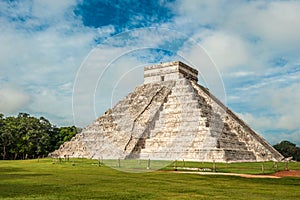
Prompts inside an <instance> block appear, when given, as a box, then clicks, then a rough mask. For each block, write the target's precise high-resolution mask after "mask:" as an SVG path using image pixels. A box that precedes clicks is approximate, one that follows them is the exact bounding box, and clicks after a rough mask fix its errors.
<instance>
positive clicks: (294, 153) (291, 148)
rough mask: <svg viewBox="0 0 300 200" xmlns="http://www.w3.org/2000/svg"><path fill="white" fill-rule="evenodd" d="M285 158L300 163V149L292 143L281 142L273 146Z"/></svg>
mask: <svg viewBox="0 0 300 200" xmlns="http://www.w3.org/2000/svg"><path fill="white" fill-rule="evenodd" d="M273 147H274V148H275V149H276V150H277V151H279V152H280V153H281V154H282V155H283V156H284V157H286V158H287V157H293V159H294V160H297V161H300V148H299V147H297V146H296V144H294V143H292V142H290V141H286V140H284V141H281V142H280V143H278V144H275V145H274V146H273Z"/></svg>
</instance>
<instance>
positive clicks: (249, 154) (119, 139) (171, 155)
mask: <svg viewBox="0 0 300 200" xmlns="http://www.w3.org/2000/svg"><path fill="white" fill-rule="evenodd" d="M197 77H198V72H197V70H195V69H193V68H191V67H189V66H187V65H185V64H184V63H182V62H170V63H162V64H158V65H154V66H149V67H146V68H145V71H144V84H143V85H140V86H138V87H136V88H135V90H134V91H133V92H132V93H130V94H128V95H127V96H126V97H125V98H124V99H123V100H121V101H119V102H118V103H117V104H116V105H115V106H114V107H113V108H112V109H109V110H107V111H106V112H105V114H104V115H103V116H101V117H99V118H98V119H97V120H95V121H94V122H93V123H92V124H91V125H89V126H87V127H86V128H85V129H84V130H83V131H82V132H81V133H80V134H77V135H76V136H75V137H74V138H72V140H71V141H69V142H66V143H64V144H63V145H61V147H60V148H59V149H58V150H56V151H55V152H53V153H52V155H57V156H65V155H67V156H70V157H86V158H93V159H98V158H104V159H119V158H120V159H130V158H138V159H145V160H148V159H151V160H178V159H184V160H192V161H213V160H215V161H217V162H228V161H262V160H274V161H279V160H281V159H282V158H283V156H282V155H281V154H280V153H278V152H277V151H276V150H275V149H274V148H273V147H272V146H270V145H269V144H268V143H267V142H266V141H265V140H264V139H263V138H262V137H260V136H259V135H258V134H257V133H256V132H255V131H253V130H252V129H251V128H250V127H249V126H248V125H247V124H246V123H245V122H243V121H242V120H241V119H240V118H239V117H238V116H237V115H236V114H234V113H233V112H232V111H231V110H229V109H228V108H227V107H226V106H224V105H223V104H222V103H221V102H220V101H219V100H218V99H217V98H216V97H215V96H213V95H212V94H210V92H209V90H208V89H206V88H204V87H203V86H201V85H198V84H197V81H198V78H197Z"/></svg>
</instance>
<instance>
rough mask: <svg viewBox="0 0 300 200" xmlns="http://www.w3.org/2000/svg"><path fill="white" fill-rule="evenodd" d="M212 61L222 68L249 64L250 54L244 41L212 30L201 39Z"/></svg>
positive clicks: (226, 68) (224, 69)
mask: <svg viewBox="0 0 300 200" xmlns="http://www.w3.org/2000/svg"><path fill="white" fill-rule="evenodd" d="M201 44H202V45H203V47H204V48H205V49H206V50H207V52H208V53H209V55H210V56H211V58H212V59H213V60H214V62H215V63H216V64H217V65H218V66H219V68H221V70H222V69H223V72H224V71H226V70H228V69H229V68H231V67H237V66H239V67H240V66H244V65H246V64H250V61H251V59H250V58H251V55H250V52H248V49H249V47H247V44H246V42H245V41H243V40H242V39H241V38H239V37H238V36H236V35H232V34H228V33H225V32H213V33H212V34H211V35H209V36H207V37H204V38H203V39H202V41H201Z"/></svg>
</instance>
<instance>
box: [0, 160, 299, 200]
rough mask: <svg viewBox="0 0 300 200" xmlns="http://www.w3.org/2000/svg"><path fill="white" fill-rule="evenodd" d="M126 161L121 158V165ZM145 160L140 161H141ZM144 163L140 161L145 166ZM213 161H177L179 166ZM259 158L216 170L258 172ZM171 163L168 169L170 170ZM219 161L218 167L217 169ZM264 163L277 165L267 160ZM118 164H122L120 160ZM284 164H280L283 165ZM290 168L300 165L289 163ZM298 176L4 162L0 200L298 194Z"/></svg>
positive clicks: (76, 162) (88, 163) (82, 163)
mask: <svg viewBox="0 0 300 200" xmlns="http://www.w3.org/2000/svg"><path fill="white" fill-rule="evenodd" d="M122 164H123V165H124V163H122V162H121V166H120V167H121V168H122ZM139 164H141V163H139ZM145 164H146V163H142V164H141V166H143V167H144V166H145ZM180 165H185V167H187V166H189V167H198V168H203V167H208V168H209V167H211V165H212V163H195V162H185V163H183V162H178V163H177V166H180ZM260 165H261V163H232V164H228V165H227V166H226V164H220V163H217V171H226V170H227V171H226V172H234V173H235V172H240V173H244V172H247V171H248V172H250V173H254V174H258V173H260ZM172 166H173V164H171V165H170V166H169V167H166V170H167V169H169V170H170V169H172ZM218 166H219V169H218ZM265 166H266V167H265V168H266V169H267V168H268V169H271V168H273V167H272V166H273V164H272V163H265ZM116 167H118V165H117V164H116ZM282 167H283V166H279V168H282ZM289 167H290V169H300V164H299V163H290V165H289ZM249 169H250V171H249ZM299 197H300V178H294V177H289V178H288V177H286V178H280V179H267V178H263V179H262V178H259V179H258V178H242V177H235V176H220V175H198V174H179V173H172V172H168V171H167V172H166V171H151V172H148V173H127V172H122V171H119V170H115V169H112V168H109V167H105V166H100V167H99V166H98V161H96V160H86V159H75V160H71V161H70V162H57V161H53V160H52V159H40V160H19V161H0V199H293V200H294V199H299Z"/></svg>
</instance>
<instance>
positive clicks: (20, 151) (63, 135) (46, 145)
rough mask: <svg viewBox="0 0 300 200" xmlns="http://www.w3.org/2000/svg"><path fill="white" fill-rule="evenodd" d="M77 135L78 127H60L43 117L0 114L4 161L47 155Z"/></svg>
mask: <svg viewBox="0 0 300 200" xmlns="http://www.w3.org/2000/svg"><path fill="white" fill-rule="evenodd" d="M76 134H77V129H76V127H75V126H71V127H62V128H57V127H56V126H54V125H53V124H51V123H50V122H49V121H48V120H47V119H46V118H44V117H40V118H36V117H33V116H30V115H29V114H27V113H19V115H18V116H17V117H14V116H10V117H4V115H3V114H0V155H1V158H2V159H25V158H36V157H38V156H47V155H48V154H49V153H50V152H52V151H54V150H55V149H57V148H59V146H60V145H61V144H62V143H64V142H66V141H69V140H70V139H71V138H72V137H73V136H75V135H76Z"/></svg>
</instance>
